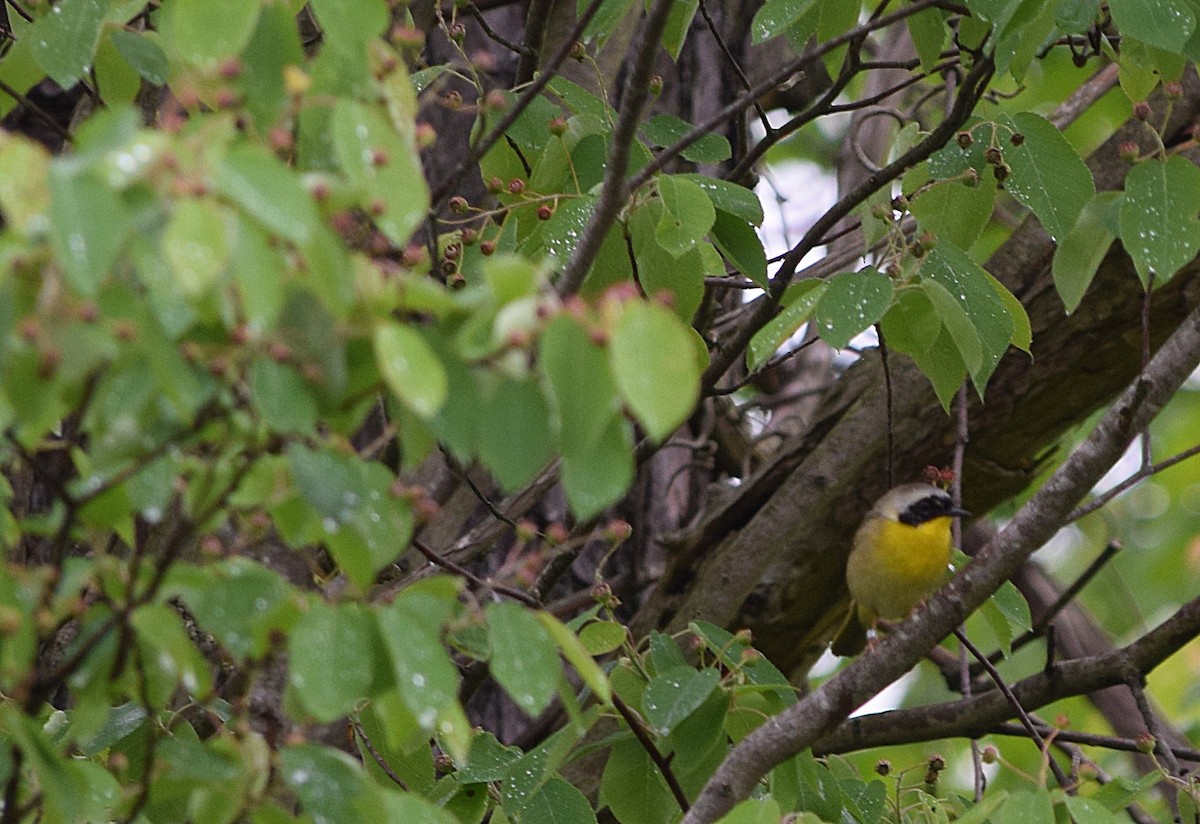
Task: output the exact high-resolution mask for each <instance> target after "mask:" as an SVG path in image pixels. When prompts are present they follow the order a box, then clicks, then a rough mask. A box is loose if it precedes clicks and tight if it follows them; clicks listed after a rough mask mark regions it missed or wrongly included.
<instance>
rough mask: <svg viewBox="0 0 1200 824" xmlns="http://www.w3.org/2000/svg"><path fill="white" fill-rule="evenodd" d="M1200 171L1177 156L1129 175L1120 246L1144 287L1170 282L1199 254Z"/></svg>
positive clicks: (1147, 164) (1143, 164) (1144, 165)
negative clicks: (1152, 283) (1151, 282)
mask: <svg viewBox="0 0 1200 824" xmlns="http://www.w3.org/2000/svg"><path fill="white" fill-rule="evenodd" d="M1198 213H1200V169H1197V168H1196V166H1195V165H1194V164H1193V163H1192V162H1191V161H1188V160H1185V159H1184V158H1182V157H1179V156H1178V155H1176V156H1174V157H1171V158H1168V159H1167V160H1165V161H1163V160H1156V159H1152V160H1145V161H1143V162H1141V163H1139V164H1138V165H1136V166H1134V167H1133V168H1132V169H1130V170H1129V174H1128V175H1127V176H1126V177H1125V198H1124V200H1123V202H1122V203H1121V244H1122V245H1123V246H1124V247H1125V251H1126V252H1128V253H1129V256H1130V257H1131V258H1133V265H1134V267H1135V268H1136V269H1137V273H1138V277H1139V278H1141V280H1142V285H1143V286H1146V287H1148V286H1149V283H1150V278H1151V276H1153V277H1154V282H1155V284H1156V285H1162V284H1163V283H1166V282H1167V281H1168V280H1170V279H1171V277H1172V276H1174V274H1175V273H1176V272H1178V271H1179V270H1180V268H1182V267H1183V266H1184V265H1185V264H1187V263H1189V262H1190V261H1191V260H1192V259H1193V258H1194V257H1195V256H1196V252H1197V250H1200V221H1198V220H1197V214H1198Z"/></svg>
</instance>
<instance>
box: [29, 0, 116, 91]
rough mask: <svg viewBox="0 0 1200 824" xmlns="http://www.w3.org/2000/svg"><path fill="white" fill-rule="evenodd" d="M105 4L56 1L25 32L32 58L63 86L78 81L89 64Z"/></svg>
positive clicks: (86, 0)
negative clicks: (30, 45)
mask: <svg viewBox="0 0 1200 824" xmlns="http://www.w3.org/2000/svg"><path fill="white" fill-rule="evenodd" d="M104 5H105V4H104V3H101V2H100V0H59V2H57V3H55V4H54V5H53V6H51V7H49V9H48V10H47V12H46V14H44V15H42V16H41V17H39V18H38V19H37V21H36V22H35V23H34V24H33V26H32V27H31V28H30V29H29V30H28V31H27V32H26V33H25V35H24V36H25V37H26V38H28V39H29V41H30V43H31V44H32V47H31V52H32V54H33V59H34V60H36V61H37V64H38V65H39V66H41V67H42V69H43V70H45V72H46V74H48V75H50V79H51V80H53V81H54V82H55V83H57V84H58V85H59V86H61V87H62V88H64V89H69V88H71V87H72V86H74V85H75V84H76V83H78V82H79V80H80V79H81V78H82V77H84V76H85V75H86V74H87V72H88V69H90V68H91V67H92V60H93V58H95V56H96V47H97V46H99V45H100V28H101V26H102V25H103V23H104V12H105V8H104ZM22 91H23V90H22Z"/></svg>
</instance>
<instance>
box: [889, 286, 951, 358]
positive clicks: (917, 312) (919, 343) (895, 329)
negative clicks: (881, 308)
mask: <svg viewBox="0 0 1200 824" xmlns="http://www.w3.org/2000/svg"><path fill="white" fill-rule="evenodd" d="M880 326H881V327H882V329H883V339H884V341H885V342H886V343H887V345H888V346H889V347H891V348H892V349H894V350H896V351H897V352H904V353H905V354H907V355H915V354H917V353H920V352H928V351H929V347H931V346H933V342H934V341H935V340H937V336H938V332H940V331H941V329H942V322H941V321H940V320H938V315H937V310H936V309H934V307H933V303H932V302H930V300H929V297H928V296H927V295H926V294H925V292H924V291H922V290H921V289H919V288H918V289H911V288H905V289H901V290H900V291H899V292H897V293H896V300H895V302H893V303H892V308H891V309H889V310H888V311H887V314H885V315H884V316H883V319H882V320H881V321H880Z"/></svg>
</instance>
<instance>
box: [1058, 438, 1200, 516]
mask: <svg viewBox="0 0 1200 824" xmlns="http://www.w3.org/2000/svg"><path fill="white" fill-rule="evenodd" d="M1196 455H1200V444H1196V445H1195V446H1192V447H1189V448H1188V449H1185V450H1183V451H1182V452H1180V453H1178V454H1176V455H1172V456H1171V457H1170V458H1166V459H1164V460H1161V461H1159V462H1158V463H1156V464H1153V465H1151V466H1147V467H1141V468H1139V469H1138V471H1137V472H1134V473H1133V474H1132V475H1130V476H1129V477H1128V478H1126V479H1125V480H1123V481H1121V482H1120V483H1119V484H1117V485H1116V486H1114V487H1113V488H1112V489H1110V490H1108V491H1107V492H1105V493H1104V494H1103V495H1098V496H1097V497H1095V498H1093V499H1092V500H1091V501H1089V502H1088V503H1087V504H1085V505H1084V506H1081V507H1078V508H1077V509H1075V510H1073V511H1072V512H1071V513H1070V514H1069V515H1067V518H1066V520H1065V521H1063V526H1066V525H1067V524H1069V523H1072V522H1074V521H1078V520H1079V519H1080V518H1082V517H1083V516H1084V515H1089V514H1091V513H1092V512H1095V511H1096V510H1097V509H1099V508H1100V507H1102V506H1104V505H1105V504H1107V503H1108V502H1109V501H1111V500H1112V499H1113V498H1115V497H1117V496H1118V495H1120V494H1121V493H1122V492H1125V491H1126V490H1128V489H1129V488H1130V487H1132V486H1135V485H1137V484H1138V483H1139V482H1141V481H1143V480H1145V479H1146V478H1148V477H1150V476H1151V475H1157V474H1158V473H1159V472H1162V471H1163V470H1164V469H1170V468H1171V467H1172V466H1174V465H1175V464H1177V463H1179V462H1181V461H1186V460H1187V459H1188V458H1194V457H1195V456H1196Z"/></svg>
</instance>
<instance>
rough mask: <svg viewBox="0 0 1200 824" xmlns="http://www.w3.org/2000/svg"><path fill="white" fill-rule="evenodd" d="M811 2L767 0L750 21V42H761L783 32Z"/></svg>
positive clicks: (806, 9)
mask: <svg viewBox="0 0 1200 824" xmlns="http://www.w3.org/2000/svg"><path fill="white" fill-rule="evenodd" d="M812 4H813V0H767V2H766V3H764V4H763V6H762V8H760V9H759V10H758V11H757V12H755V13H754V20H753V21H752V22H751V23H750V33H751V38H752V42H753V43H755V44H758V43H762V42H764V41H767V40H770V39H771V38H772V37H776V36H778V35H780V34H783V32H784V31H786V30H787V28H788V27H789V26H791V25H792V24H793V23H795V22H796V21H797V20H799V19H800V17H801V16H802V15H803V14H804V13H805V12H806V11H808V9H809V7H810V6H811V5H812Z"/></svg>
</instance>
